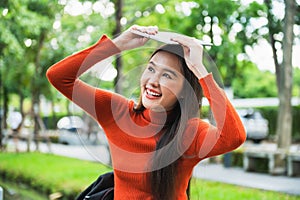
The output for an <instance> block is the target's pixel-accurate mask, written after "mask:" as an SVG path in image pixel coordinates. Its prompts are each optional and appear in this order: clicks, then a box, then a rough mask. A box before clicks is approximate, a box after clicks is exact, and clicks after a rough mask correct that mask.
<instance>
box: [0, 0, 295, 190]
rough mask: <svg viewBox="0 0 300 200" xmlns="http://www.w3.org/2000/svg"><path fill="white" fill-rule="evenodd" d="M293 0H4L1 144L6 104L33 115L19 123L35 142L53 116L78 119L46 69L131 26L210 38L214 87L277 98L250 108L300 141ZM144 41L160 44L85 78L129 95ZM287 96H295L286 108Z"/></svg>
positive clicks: (277, 134) (282, 134)
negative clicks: (275, 102) (216, 82)
mask: <svg viewBox="0 0 300 200" xmlns="http://www.w3.org/2000/svg"><path fill="white" fill-rule="evenodd" d="M299 4H300V2H299V1H298V0H294V1H292V0H286V1H283V0H274V1H270V0H264V1H263V0H257V1H254V0H235V1H222V0H210V1H209V0H194V1H181V0H176V1H173V0H169V1H166V0H165V1H159V2H157V1H149V0H146V1H133V0H113V1H109V0H98V1H96V0H90V1H79V0H58V1H50V0H39V1H38V0H24V1H21V0H16V1H13V0H3V1H1V2H0V16H1V19H0V27H1V32H0V73H1V74H0V95H1V98H0V116H1V118H0V119H1V121H0V122H1V123H0V124H1V129H0V136H1V137H0V146H1V147H2V146H5V144H4V142H3V141H2V139H3V135H4V132H5V131H6V130H7V129H9V128H10V127H9V126H8V124H7V123H6V119H7V117H8V115H9V113H10V112H12V111H13V110H16V111H19V112H20V113H21V114H22V116H23V118H26V116H27V117H29V118H30V119H31V120H30V123H28V124H24V125H28V126H30V128H32V131H33V140H34V141H35V143H36V144H38V142H39V138H40V137H39V135H41V134H42V131H41V130H49V129H50V130H52V129H56V122H57V121H58V120H59V119H60V118H61V117H63V116H69V115H74V114H76V115H81V116H82V115H83V113H82V112H81V111H80V110H78V109H77V108H76V107H74V106H73V105H70V102H69V101H68V100H66V99H65V98H64V97H63V96H61V95H60V94H59V93H58V92H57V91H56V90H55V89H54V88H53V87H51V86H50V84H49V83H48V81H47V79H46V77H45V73H46V71H47V69H48V68H49V67H50V66H51V65H52V64H54V63H55V62H57V61H59V60H61V59H63V58H64V57H66V56H68V55H71V54H72V53H74V52H77V51H79V50H80V49H83V48H86V47H87V46H89V45H91V44H94V43H95V42H96V41H97V40H98V39H99V38H100V36H101V35H103V34H107V35H108V36H109V37H111V38H113V37H115V36H117V35H118V34H120V33H121V32H122V31H123V30H126V29H127V28H129V27H130V26H131V25H133V24H139V25H145V26H146V25H157V26H158V27H159V28H160V29H161V30H168V31H174V32H178V33H182V34H186V35H189V36H192V37H196V38H199V39H203V40H205V41H209V42H211V43H213V46H212V47H206V48H205V51H206V53H207V55H209V60H210V62H211V63H213V67H212V71H213V70H215V71H214V74H216V75H218V76H219V77H220V79H219V80H220V85H222V86H223V87H224V88H230V90H231V91H233V92H232V98H233V99H253V98H275V99H278V105H276V106H274V105H270V106H269V105H266V103H265V104H264V103H262V105H260V106H257V107H255V109H258V110H260V111H261V112H262V113H263V115H264V116H265V117H266V118H267V119H268V121H269V137H268V140H269V141H272V142H275V143H276V144H277V146H278V148H281V149H288V148H289V146H290V145H291V144H295V143H299V140H300V123H299V118H300V106H299V101H298V99H299V97H300V59H299V54H300V37H299V35H300V8H299ZM287 11H288V12H287ZM151 45H152V47H153V46H155V45H156V46H157V45H159V44H157V43H154V42H152V43H151V42H150V43H149V46H146V47H145V48H148V49H149V51H148V52H147V51H143V53H141V51H139V50H132V51H130V52H127V53H123V54H122V56H121V57H116V58H114V59H112V60H111V65H107V67H106V70H104V71H103V70H102V71H101V69H100V70H99V69H98V68H97V67H95V70H91V71H90V72H89V73H87V74H86V75H85V76H84V77H83V79H84V80H86V81H87V82H88V83H90V84H93V85H96V86H98V85H101V87H102V88H106V89H109V90H113V91H115V92H118V93H120V94H123V95H125V96H127V97H131V98H136V97H137V96H138V90H136V88H137V86H138V82H137V81H138V80H135V77H136V73H137V72H138V70H139V69H140V70H141V69H142V67H137V66H143V65H144V64H145V63H146V60H144V59H145V58H147V57H148V56H149V54H150V52H151V50H153V48H152V49H151V47H150V46H151ZM123 77H125V78H126V79H123ZM292 98H295V99H296V103H295V104H294V105H292V104H291V99H292ZM204 113H206V112H205V111H204ZM277 121H279V122H281V123H277ZM24 122H25V121H24ZM41 122H42V123H41ZM36 150H37V151H38V150H39V149H38V145H36ZM3 156H6V155H5V154H4V155H3ZM2 163H3V162H2ZM0 166H1V162H0ZM46 191H48V190H46Z"/></svg>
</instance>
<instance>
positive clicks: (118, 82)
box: [113, 0, 123, 94]
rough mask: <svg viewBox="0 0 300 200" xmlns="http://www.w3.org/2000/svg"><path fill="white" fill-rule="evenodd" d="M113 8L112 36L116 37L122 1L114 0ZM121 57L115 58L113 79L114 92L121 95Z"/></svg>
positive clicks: (119, 27) (119, 24) (120, 27)
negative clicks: (114, 23) (113, 28)
mask: <svg viewBox="0 0 300 200" xmlns="http://www.w3.org/2000/svg"><path fill="white" fill-rule="evenodd" d="M114 3H115V7H116V13H115V18H116V29H115V30H114V33H113V34H114V36H118V35H119V34H120V33H121V29H122V25H121V18H122V15H123V12H122V10H123V0H115V1H114ZM122 68H123V63H122V57H121V56H120V55H119V56H117V57H116V69H117V72H118V73H117V77H116V78H115V81H114V85H115V92H117V93H119V94H122V92H123V90H122Z"/></svg>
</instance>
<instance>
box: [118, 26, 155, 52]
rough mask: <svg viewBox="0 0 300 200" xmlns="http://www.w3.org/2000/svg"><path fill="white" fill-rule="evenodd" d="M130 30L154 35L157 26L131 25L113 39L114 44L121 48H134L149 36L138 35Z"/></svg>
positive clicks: (141, 44) (122, 49)
mask: <svg viewBox="0 0 300 200" xmlns="http://www.w3.org/2000/svg"><path fill="white" fill-rule="evenodd" d="M131 30H137V31H141V32H143V33H147V34H150V35H155V34H157V32H158V27H157V26H138V25H133V26H131V27H130V28H129V29H127V30H126V31H124V32H123V33H122V34H121V35H119V36H118V37H116V38H115V39H113V42H114V44H115V45H116V46H117V47H118V48H119V49H120V50H121V51H125V50H129V49H134V48H137V47H140V46H143V45H144V44H145V43H146V42H147V41H148V40H149V38H146V37H143V36H139V35H137V34H134V33H132V32H131Z"/></svg>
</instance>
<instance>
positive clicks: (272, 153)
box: [243, 148, 286, 175]
mask: <svg viewBox="0 0 300 200" xmlns="http://www.w3.org/2000/svg"><path fill="white" fill-rule="evenodd" d="M278 159H279V160H281V161H283V163H284V165H279V163H278V162H277V161H278ZM285 163H286V153H285V151H283V150H279V149H263V148H247V149H245V151H244V153H243V168H244V170H245V171H262V170H263V169H262V168H264V167H265V165H266V168H267V169H265V170H266V171H267V172H268V173H269V174H272V175H278V174H284V173H285V172H286V164H285Z"/></svg>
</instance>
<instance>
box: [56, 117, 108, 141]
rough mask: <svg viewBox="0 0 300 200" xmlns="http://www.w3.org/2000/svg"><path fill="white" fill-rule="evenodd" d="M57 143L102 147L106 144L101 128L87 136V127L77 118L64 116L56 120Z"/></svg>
mask: <svg viewBox="0 0 300 200" xmlns="http://www.w3.org/2000/svg"><path fill="white" fill-rule="evenodd" d="M57 128H58V143H61V144H67V145H83V144H85V145H98V144H100V145H103V144H105V145H106V144H107V140H106V138H105V135H104V132H103V130H102V128H101V127H98V128H97V130H94V131H93V133H94V134H90V135H88V131H89V130H88V127H87V125H86V124H85V122H84V121H83V119H82V118H81V117H79V116H66V117H63V118H61V119H60V120H58V122H57Z"/></svg>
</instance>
